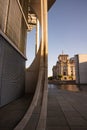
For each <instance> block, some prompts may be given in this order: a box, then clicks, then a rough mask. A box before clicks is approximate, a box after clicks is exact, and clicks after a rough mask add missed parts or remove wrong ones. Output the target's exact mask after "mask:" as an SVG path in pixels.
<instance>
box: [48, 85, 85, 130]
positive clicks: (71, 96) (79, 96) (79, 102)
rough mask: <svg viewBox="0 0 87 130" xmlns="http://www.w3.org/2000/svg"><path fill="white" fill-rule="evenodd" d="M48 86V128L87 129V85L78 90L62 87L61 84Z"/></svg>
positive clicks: (62, 129) (51, 129)
mask: <svg viewBox="0 0 87 130" xmlns="http://www.w3.org/2000/svg"><path fill="white" fill-rule="evenodd" d="M48 87H49V93H48V115H47V127H46V130H87V91H86V90H87V88H86V87H87V86H83V87H82V88H83V89H82V91H76V92H72V91H68V90H66V89H65V90H64V89H61V86H60V85H52V84H50V85H48ZM72 87H73V85H72ZM65 88H66V87H65Z"/></svg>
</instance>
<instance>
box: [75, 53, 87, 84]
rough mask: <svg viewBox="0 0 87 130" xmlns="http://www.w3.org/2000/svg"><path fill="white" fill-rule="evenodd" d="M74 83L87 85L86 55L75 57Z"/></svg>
mask: <svg viewBox="0 0 87 130" xmlns="http://www.w3.org/2000/svg"><path fill="white" fill-rule="evenodd" d="M75 61H76V62H75V63H76V83H80V84H87V54H80V55H76V56H75Z"/></svg>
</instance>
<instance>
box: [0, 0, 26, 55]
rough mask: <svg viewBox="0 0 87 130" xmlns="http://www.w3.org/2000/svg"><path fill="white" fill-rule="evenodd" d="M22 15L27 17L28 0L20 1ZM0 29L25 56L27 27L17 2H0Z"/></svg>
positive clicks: (11, 0) (8, 0)
mask: <svg viewBox="0 0 87 130" xmlns="http://www.w3.org/2000/svg"><path fill="white" fill-rule="evenodd" d="M21 5H22V7H23V10H24V14H25V16H26V18H27V16H28V0H21ZM0 29H1V30H2V31H3V32H4V33H5V34H6V35H7V36H8V37H9V38H10V40H11V41H12V42H13V43H14V44H15V45H16V46H17V47H18V49H19V50H20V51H21V52H22V53H23V54H25V51H26V50H25V48H26V36H27V26H26V23H25V20H24V17H23V14H22V12H21V10H20V8H19V5H18V3H17V0H0Z"/></svg>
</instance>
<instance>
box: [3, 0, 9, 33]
mask: <svg viewBox="0 0 87 130" xmlns="http://www.w3.org/2000/svg"><path fill="white" fill-rule="evenodd" d="M9 8H10V0H8V5H7V10H6V12H7V13H6V18H5V27H4V33H6V31H7V24H8V15H9Z"/></svg>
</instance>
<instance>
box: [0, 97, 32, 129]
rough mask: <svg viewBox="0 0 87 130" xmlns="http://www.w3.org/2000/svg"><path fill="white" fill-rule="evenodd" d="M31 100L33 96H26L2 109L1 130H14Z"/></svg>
mask: <svg viewBox="0 0 87 130" xmlns="http://www.w3.org/2000/svg"><path fill="white" fill-rule="evenodd" d="M31 100H32V95H30V96H28V95H25V96H23V97H22V98H20V99H18V100H15V101H13V102H12V103H10V104H8V105H6V106H4V107H2V108H0V130H13V128H14V127H15V126H16V125H17V124H18V122H19V121H20V120H21V118H22V117H23V115H24V114H25V112H26V110H27V108H28V107H29V105H30V102H31Z"/></svg>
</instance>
